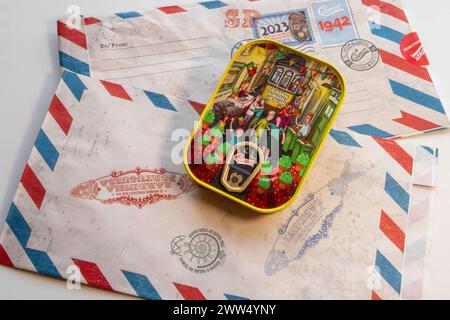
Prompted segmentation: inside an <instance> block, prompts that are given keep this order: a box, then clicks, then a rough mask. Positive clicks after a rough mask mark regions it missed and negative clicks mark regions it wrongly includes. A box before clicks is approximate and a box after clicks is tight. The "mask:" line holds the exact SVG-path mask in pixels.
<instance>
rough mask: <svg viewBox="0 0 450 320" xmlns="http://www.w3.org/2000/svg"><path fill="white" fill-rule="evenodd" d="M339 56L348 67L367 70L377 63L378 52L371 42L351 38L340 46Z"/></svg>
mask: <svg viewBox="0 0 450 320" xmlns="http://www.w3.org/2000/svg"><path fill="white" fill-rule="evenodd" d="M341 58H342V61H344V63H345V64H346V65H347V66H348V67H349V68H350V69H353V70H356V71H367V70H370V69H372V68H373V67H375V66H376V65H377V63H378V60H379V59H380V53H379V52H378V48H377V47H376V46H375V45H374V44H373V43H372V42H370V41H367V40H363V39H353V40H350V41H349V42H347V43H346V44H345V45H344V46H343V47H342V50H341Z"/></svg>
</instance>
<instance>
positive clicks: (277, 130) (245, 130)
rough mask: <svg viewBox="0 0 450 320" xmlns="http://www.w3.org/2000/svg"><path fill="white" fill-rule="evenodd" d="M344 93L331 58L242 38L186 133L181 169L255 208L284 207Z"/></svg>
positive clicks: (312, 159) (303, 177) (293, 195)
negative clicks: (204, 104) (195, 120)
mask: <svg viewBox="0 0 450 320" xmlns="http://www.w3.org/2000/svg"><path fill="white" fill-rule="evenodd" d="M344 98H345V82H344V79H343V77H342V75H341V74H340V72H339V71H338V70H337V69H336V68H335V67H334V66H332V65H331V64H329V63H327V62H325V61H322V60H320V59H318V58H315V57H312V56H310V55H308V54H306V53H303V52H301V51H298V50H295V49H293V48H290V47H288V46H285V45H283V44H281V43H279V42H276V41H272V40H255V41H251V42H249V43H246V44H245V45H243V46H242V47H241V48H239V49H238V50H237V52H236V53H235V54H234V55H233V57H232V59H231V61H230V63H229V65H228V67H227V69H226V71H225V72H224V74H223V76H222V78H221V80H220V82H219V84H218V86H217V87H216V89H215V91H214V93H213V94H212V96H211V98H210V100H209V101H208V103H207V105H206V106H205V109H204V111H203V113H202V114H201V116H200V121H199V122H198V123H197V124H196V126H195V128H194V130H193V131H192V133H191V135H190V137H189V140H188V143H187V145H186V147H185V150H184V163H185V167H186V170H187V172H188V173H189V175H190V176H191V177H192V178H193V179H194V180H195V181H196V182H197V183H198V184H200V185H201V186H203V187H206V188H208V189H211V190H213V191H215V192H217V193H219V194H221V195H223V196H225V197H227V198H230V199H231V200H234V201H236V202H238V203H240V204H242V205H244V206H246V207H248V208H251V209H253V210H255V211H258V212H260V213H274V212H276V211H279V210H281V209H284V208H286V207H288V206H289V205H290V204H291V203H292V202H293V201H294V199H295V198H296V196H297V195H298V193H299V192H300V191H301V189H302V186H303V184H304V182H305V180H306V178H307V176H308V173H309V172H310V170H311V167H312V165H313V164H314V162H315V160H316V157H317V156H318V154H319V153H320V148H321V147H322V145H323V143H324V140H325V137H326V136H327V135H328V133H329V131H330V129H331V127H332V125H333V123H334V121H335V119H336V116H337V114H338V113H339V110H340V108H341V106H342V104H343V101H344ZM244 138H245V139H244Z"/></svg>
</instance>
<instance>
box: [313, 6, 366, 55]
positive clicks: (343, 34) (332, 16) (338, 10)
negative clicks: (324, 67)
mask: <svg viewBox="0 0 450 320" xmlns="http://www.w3.org/2000/svg"><path fill="white" fill-rule="evenodd" d="M311 9H312V12H313V16H314V21H315V23H316V28H317V32H318V37H319V40H320V44H321V46H322V47H334V46H340V45H343V44H345V43H346V42H348V41H350V40H353V39H357V38H359V37H358V32H357V30H356V26H355V22H354V21H353V15H352V12H351V9H350V6H349V4H348V2H347V0H325V1H319V2H313V3H311Z"/></svg>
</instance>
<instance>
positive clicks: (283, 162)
mask: <svg viewBox="0 0 450 320" xmlns="http://www.w3.org/2000/svg"><path fill="white" fill-rule="evenodd" d="M280 167H281V168H283V169H286V170H289V169H290V168H291V167H292V161H291V158H290V157H288V156H284V157H282V158H281V159H280Z"/></svg>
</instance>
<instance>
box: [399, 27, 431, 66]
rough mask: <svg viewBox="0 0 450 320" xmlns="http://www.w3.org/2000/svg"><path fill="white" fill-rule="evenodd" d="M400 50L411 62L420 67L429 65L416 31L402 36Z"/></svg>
mask: <svg viewBox="0 0 450 320" xmlns="http://www.w3.org/2000/svg"><path fill="white" fill-rule="evenodd" d="M400 51H401V52H402V55H403V57H404V58H405V59H406V60H407V61H409V62H410V63H412V64H415V65H418V66H421V67H423V66H427V65H429V62H428V58H427V56H426V54H425V51H424V50H423V46H422V42H421V41H420V39H419V36H418V35H417V33H416V32H412V33H409V34H407V35H406V36H404V37H403V39H402V41H401V43H400Z"/></svg>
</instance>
